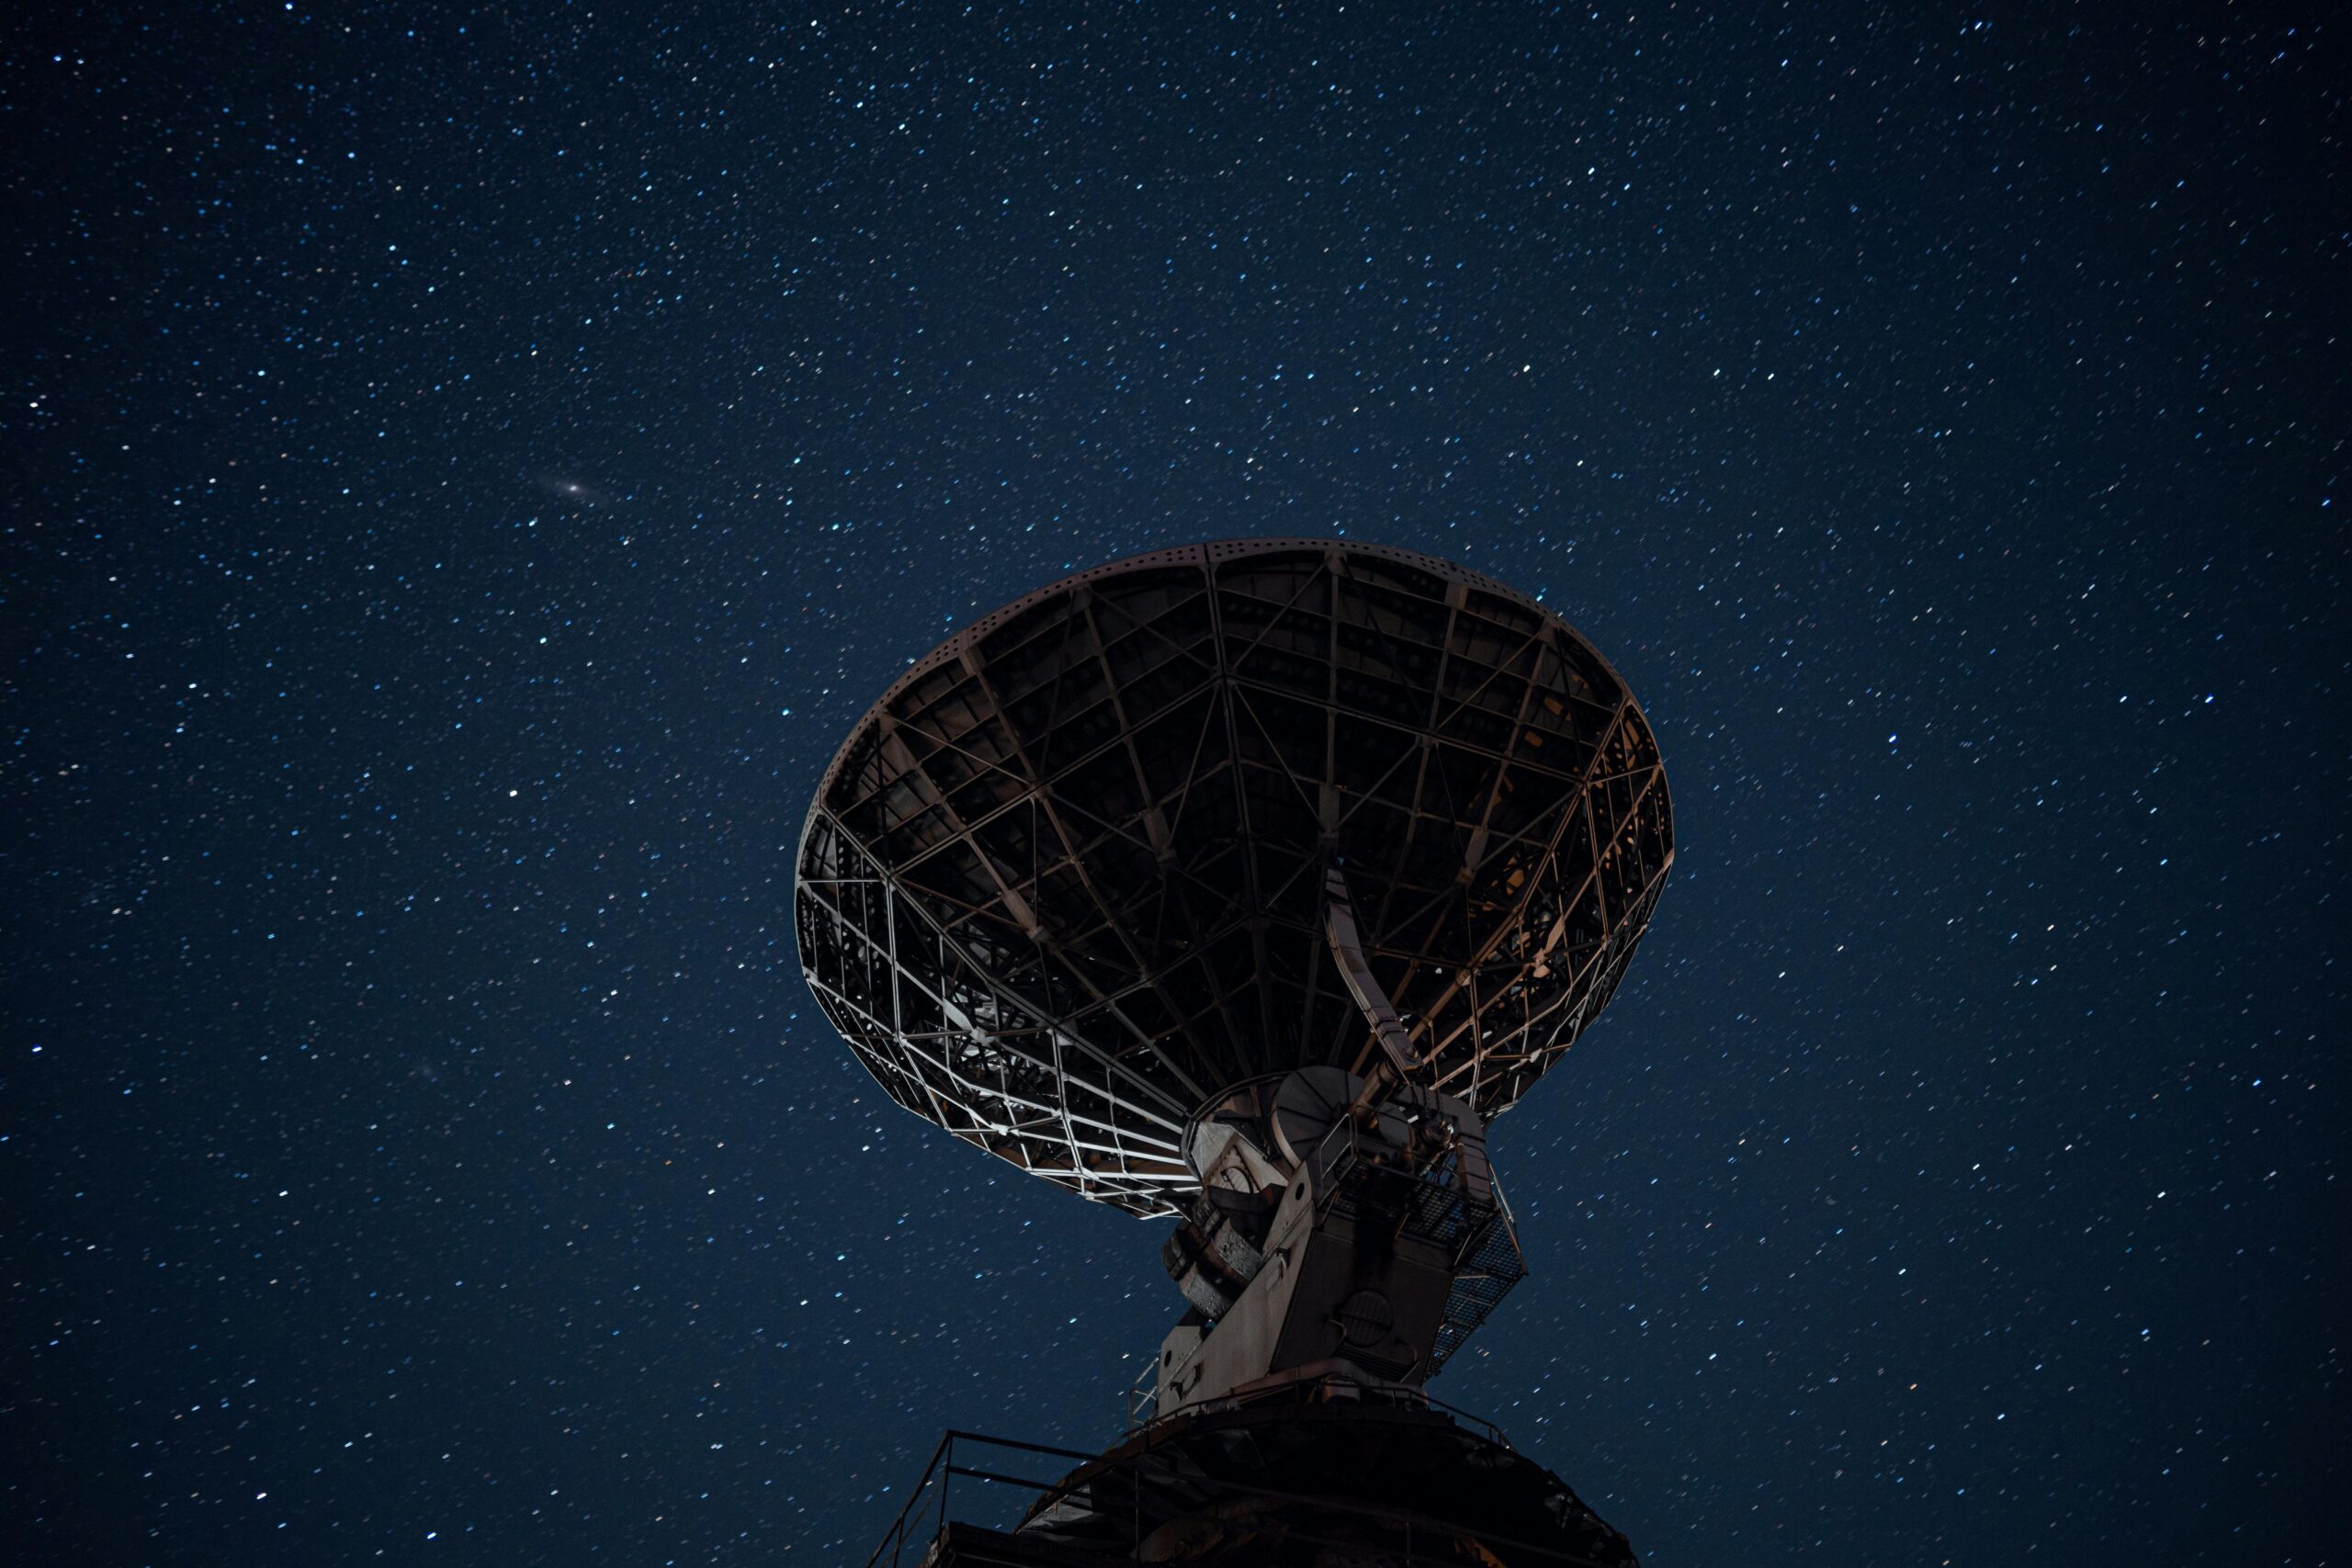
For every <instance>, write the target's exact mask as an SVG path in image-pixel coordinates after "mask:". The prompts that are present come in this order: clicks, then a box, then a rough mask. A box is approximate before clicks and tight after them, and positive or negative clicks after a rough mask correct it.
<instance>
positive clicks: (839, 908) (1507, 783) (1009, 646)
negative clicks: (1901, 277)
mask: <svg viewBox="0 0 2352 1568" xmlns="http://www.w3.org/2000/svg"><path fill="white" fill-rule="evenodd" d="M1673 842H1674V829H1673V817H1672V811H1671V807H1670V803H1669V801H1668V795H1667V785H1666V773H1665V769H1664V766H1663V764H1662V763H1661V761H1660V760H1659V757H1658V750H1657V740H1656V739H1655V738H1654V737H1653V735H1652V734H1651V731H1650V728H1649V725H1648V723H1647V722H1646V721H1645V719H1644V718H1643V716H1642V713H1641V710H1640V708H1638V707H1637V706H1636V705H1634V700H1633V697H1632V695H1631V694H1630V693H1628V692H1627V691H1626V689H1625V685H1624V682H1623V681H1621V680H1620V679H1619V678H1618V676H1617V673H1616V671H1613V670H1611V668H1610V666H1609V664H1608V661H1607V660H1603V659H1602V658H1601V657H1600V654H1599V653H1597V652H1595V651H1594V650H1593V649H1592V647H1591V646H1590V645H1589V643H1587V642H1586V641H1585V640H1584V639H1583V638H1582V637H1579V636H1577V633H1576V632H1575V631H1573V630H1572V629H1570V628H1569V626H1567V625H1566V623H1565V622H1563V621H1562V620H1560V618H1559V617H1558V616H1556V615H1553V614H1551V612H1549V611H1548V610H1545V609H1544V608H1543V607H1541V606H1540V605H1538V604H1534V603H1533V602H1532V601H1531V600H1529V599H1527V598H1525V597H1524V596H1522V595H1521V594H1519V593H1516V592H1512V591H1511V590H1510V589H1508V588H1505V587H1503V586H1502V585H1500V584H1499V583H1496V582H1494V581H1489V580H1487V578H1484V577H1481V576H1479V575H1478V574H1476V573H1475V572H1472V571H1469V570H1464V568H1461V567H1458V566H1454V565H1452V564H1450V563H1448V562H1444V561H1440V560H1436V559H1433V558H1429V557H1426V556H1421V555H1417V554H1414V553H1413V552H1410V551H1407V550H1398V549H1392V548H1387V547H1380V546H1373V545H1362V544H1356V543H1353V542H1351V541H1329V540H1306V539H1263V540H1241V541H1236V542H1231V543H1226V544H1212V545H1197V546H1191V547H1185V548H1182V549H1170V550H1159V551H1155V552H1153V553H1152V554H1149V555H1145V556H1138V557H1136V558H1133V559H1129V560H1124V561H1118V562H1115V563H1114V564H1112V565H1109V566H1103V567H1097V568H1095V569H1094V570H1091V571H1084V572H1080V573H1079V574H1078V575H1077V576H1074V577H1070V578H1067V579H1065V580H1064V581H1060V582H1057V583H1055V584H1053V585H1051V586H1050V587H1046V588H1043V589H1040V590H1038V591H1037V592H1034V593H1031V594H1029V595H1028V596H1027V597H1025V598H1023V599H1021V600H1019V601H1017V602H1016V603H1014V604H1009V605H1007V606H1006V607H1005V608H1003V609H1001V610H999V611H997V612H996V613H995V614H993V615H989V616H988V617H986V618H985V619H982V620H980V621H978V622H976V623H975V624H973V625H972V626H967V627H966V628H965V629H964V630H962V631H960V632H958V633H957V634H956V636H955V637H950V638H949V639H948V640H947V641H946V642H945V643H944V644H942V645H941V646H940V647H939V648H937V649H933V651H932V652H931V653H930V654H929V655H927V656H926V657H924V658H923V659H922V660H918V661H917V662H916V664H915V665H914V666H913V667H912V668H911V669H910V670H909V671H907V673H906V674H905V675H904V676H902V677H901V678H900V679H899V681H898V682H897V683H896V684H894V685H893V686H892V687H891V688H890V690H889V691H888V692H887V693H886V694H884V695H883V697H882V699H881V701H879V702H877V703H876V704H875V705H874V707H873V708H872V709H871V710H870V711H869V712H868V713H867V714H866V715H865V717H864V718H862V719H860V720H859V721H858V724H857V726H856V728H854V730H853V731H852V732H851V734H850V737H849V739H848V741H847V742H846V743H845V744H844V745H843V746H842V750H841V752H840V754H839V755H838V756H836V757H835V758H834V760H833V762H832V765H831V768H829V769H828V770H827V772H826V773H825V777H824V781H823V783H822V784H820V786H819V789H818V793H817V797H816V800H815V801H814V803H813V804H812V806H811V807H810V809H809V818H808V823H807V826H806V827H805V828H804V829H803V831H802V835H801V843H800V854H799V879H798V887H797V895H796V898H795V904H796V923H797V933H798V937H799V943H800V957H801V964H802V967H803V968H804V969H805V970H806V972H807V975H808V979H809V987H810V988H811V989H812V990H813V991H814V993H815V994H816V996H817V998H818V999H819V1002H820V1005H821V1006H822V1007H823V1009H824V1010H825V1014H826V1016H827V1017H828V1018H829V1019H830V1020H831V1021H832V1023H833V1024H834V1026H835V1027H836V1028H838V1029H839V1030H840V1031H841V1032H842V1036H843V1037H844V1038H845V1039H846V1040H847V1041H848V1042H849V1043H850V1046H851V1048H852V1049H853V1050H854V1052H855V1053H856V1054H857V1056H858V1058H859V1059H860V1060H861V1061H863V1062H864V1063H865V1066H866V1067H867V1068H868V1069H869V1070H870V1071H871V1072H872V1073H873V1074H874V1077H875V1078H876V1080H877V1081H878V1082H879V1083H880V1084H881V1085H882V1087H883V1088H884V1089H886V1090H888V1093H889V1095H890V1097H891V1098H892V1099H894V1100H897V1101H898V1102H899V1104H900V1105H903V1106H905V1107H906V1108H907V1109H908V1110H910V1111H913V1112H914V1113H915V1114H917V1115H919V1116H922V1117H924V1118H926V1119H927V1120H929V1121H933V1122H938V1123H939V1124H940V1125H941V1126H943V1127H945V1128H946V1129H948V1130H949V1131H950V1132H952V1133H954V1134H956V1135H957V1136H959V1137H962V1138H965V1139H967V1141H969V1142H971V1143H974V1144H978V1145H979V1146H981V1147H982V1148H985V1149H987V1150H988V1151H989V1153H991V1154H995V1155H998V1156H1002V1157H1003V1158H1005V1159H1008V1160H1010V1161H1012V1163H1013V1164H1015V1165H1017V1166H1020V1167H1021V1168H1023V1169H1024V1170H1029V1171H1032V1172H1035V1174H1037V1175H1039V1176H1042V1177H1044V1178H1046V1179H1048V1180H1050V1181H1054V1182H1057V1183H1058V1184H1060V1185H1062V1186H1065V1187H1068V1188H1069V1189H1071V1190H1074V1191H1077V1192H1079V1193H1080V1194H1081V1195H1083V1196H1085V1197H1088V1198H1091V1199H1095V1200H1097V1201H1103V1202H1106V1203H1111V1204H1114V1205H1116V1206H1117V1207H1120V1208H1122V1209H1125V1210H1128V1211H1130V1212H1131V1213H1138V1214H1158V1213H1171V1212H1173V1210H1174V1209H1175V1207H1176V1206H1177V1204H1178V1203H1180V1202H1181V1201H1182V1199H1183V1198H1184V1197H1185V1196H1186V1194H1187V1193H1188V1192H1189V1191H1190V1190H1193V1188H1194V1186H1195V1185H1196V1183H1195V1180H1194V1178H1193V1173H1192V1171H1191V1170H1190V1169H1189V1168H1187V1166H1186V1164H1185V1162H1184V1158H1183V1156H1182V1138H1183V1134H1184V1129H1185V1126H1186V1123H1187V1122H1188V1121H1189V1120H1190V1119H1191V1117H1192V1116H1193V1112H1194V1111H1197V1110H1198V1109H1200V1108H1201V1107H1202V1106H1203V1105H1204V1103H1205V1102H1206V1101H1208V1100H1210V1099H1211V1098H1212V1097H1214V1096H1215V1095H1216V1094H1217V1093H1218V1092H1219V1091H1221V1090H1224V1089H1230V1088H1232V1087H1233V1086H1235V1085H1238V1084H1240V1083H1243V1082H1245V1081H1248V1080H1251V1079H1255V1078H1260V1077H1268V1076H1272V1075H1281V1074H1284V1073H1287V1072H1290V1071H1292V1070H1293V1069H1295V1068H1298V1067H1303V1066H1317V1065H1329V1066H1340V1067H1346V1068H1349V1069H1351V1070H1352V1071H1355V1072H1359V1073H1361V1072H1363V1071H1365V1070H1367V1069H1368V1067H1369V1066H1371V1064H1372V1062H1373V1060H1374V1056H1375V1055H1376V1054H1377V1052H1378V1049H1379V1048H1378V1046H1377V1045H1376V1044H1375V1043H1374V1039H1373V1036H1372V1033H1371V1031H1370V1029H1369V1027H1368V1026H1367V1024H1366V1021H1365V1019H1364V1015H1363V1011H1362V1010H1360V1009H1359V1008H1358V1006H1357V1005H1356V1003H1355V1001H1354V1000H1353V999H1352V998H1351V997H1350V995H1349V994H1348V991H1347V989H1346V987H1345V986H1344V985H1343V984H1342V982H1341V980H1340V975H1339V972H1338V970H1337V968H1336V966H1335V964H1334V961H1333V958H1332V955H1331V953H1330V951H1329V947H1328V945H1327V942H1326V938H1325V934H1324V926H1323V919H1324V901H1325V892H1324V879H1325V874H1326V872H1327V870H1328V869H1329V867H1331V866H1333V865H1337V866H1338V867H1339V868H1340V870H1341V871H1342V873H1343V874H1345V876H1346V878H1347V882H1348V886H1349V890H1350V894H1351V901H1352V904H1353V907H1354V911H1355V916H1356V919H1357V921H1358V924H1359V926H1360V928H1361V931H1362V939H1363V947H1364V951H1365V953H1366V954H1367V955H1368V956H1369V958H1370V961H1371V964H1372V968H1373V971H1374V975H1375V976H1376V977H1377V979H1378V980H1379V982H1380V983H1381V985H1382V987H1384V988H1385V991H1386V992H1387V994H1388V996H1389V997H1390V998H1392V999H1393V1000H1394V1002H1395V1003H1396V1006H1397V1010H1398V1012H1399V1013H1400V1015H1401V1016H1402V1018H1403V1020H1404V1022H1405V1024H1406V1026H1407V1028H1408V1030H1409V1032H1410V1033H1411V1036H1412V1038H1413V1041H1414V1043H1415V1045H1416V1047H1417V1049H1418V1051H1419V1053H1420V1054H1422V1055H1426V1056H1427V1065H1426V1066H1424V1067H1422V1068H1421V1069H1420V1070H1419V1074H1418V1075H1417V1077H1418V1078H1419V1081H1420V1082H1423V1083H1425V1084H1427V1085H1429V1086H1430V1087H1432V1088H1435V1089H1441V1090H1442V1091H1444V1092H1445V1093H1448V1094H1452V1095H1455V1096H1458V1097H1460V1098H1461V1099H1463V1100H1466V1101H1468V1102H1469V1103H1470V1105H1471V1106H1472V1107H1473V1108H1474V1109H1476V1111H1479V1112H1480V1113H1481V1114H1483V1115H1485V1116H1487V1117H1488V1118H1490V1119H1491V1118H1492V1117H1493V1116H1495V1115H1497V1114H1498V1113H1499V1112H1500V1111H1504V1110H1507V1109H1508V1108H1509V1107H1510V1105H1511V1104H1512V1103H1513V1102H1515V1101H1516V1100H1518V1099H1519V1098H1520V1096H1521V1095H1522V1094H1524V1093H1525V1092H1526V1091H1527V1089H1528V1088H1529V1086H1530V1085H1532V1083H1534V1081H1535V1080H1536V1078H1537V1077H1541V1076H1542V1075H1543V1073H1544V1070H1545V1069H1546V1068H1547V1067H1549V1066H1551V1065H1552V1063H1553V1062H1554V1061H1555V1060H1557V1058H1558V1057H1559V1055H1560V1054H1561V1053H1562V1052H1564V1051H1566V1049H1567V1047H1568V1046H1569V1045H1570V1044H1571V1043H1573V1042H1574V1041H1575V1040H1576V1038H1577V1035H1578V1034H1579V1033H1581V1032H1583V1030H1584V1029H1585V1027H1586V1026H1587V1025H1588V1024H1589V1023H1590V1022H1591V1021H1592V1020H1593V1019H1594V1018H1595V1017H1596V1016H1597V1015H1598V1014H1599V1013H1600V1010H1601V1008H1602V1006H1603V1005H1604V1004H1606V1003H1607V1001H1608V1000H1609V998H1610V996H1611V993H1612V992H1613V991H1614V990H1615V988H1616V987H1617V983H1618V980H1619V979H1620V977H1621V976H1623V973H1624V970H1625V965H1626V963H1627V961H1628V960H1629V959H1631V958H1632V956H1633V953H1634V945H1635V943H1636V942H1638V941H1639V939H1640V937H1641V933H1642V931H1643V928H1644V926H1645V924H1646V923H1647V921H1648V919H1649V915H1650V910H1651V908H1652V907H1653V906H1654V905H1655V903H1656V902H1657V896H1658V891H1659V889H1660V887H1661V886H1663V885H1664V882H1665V878H1666V874H1667V870H1668V866H1669V865H1670V864H1671V863H1672V861H1673Z"/></svg>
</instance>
